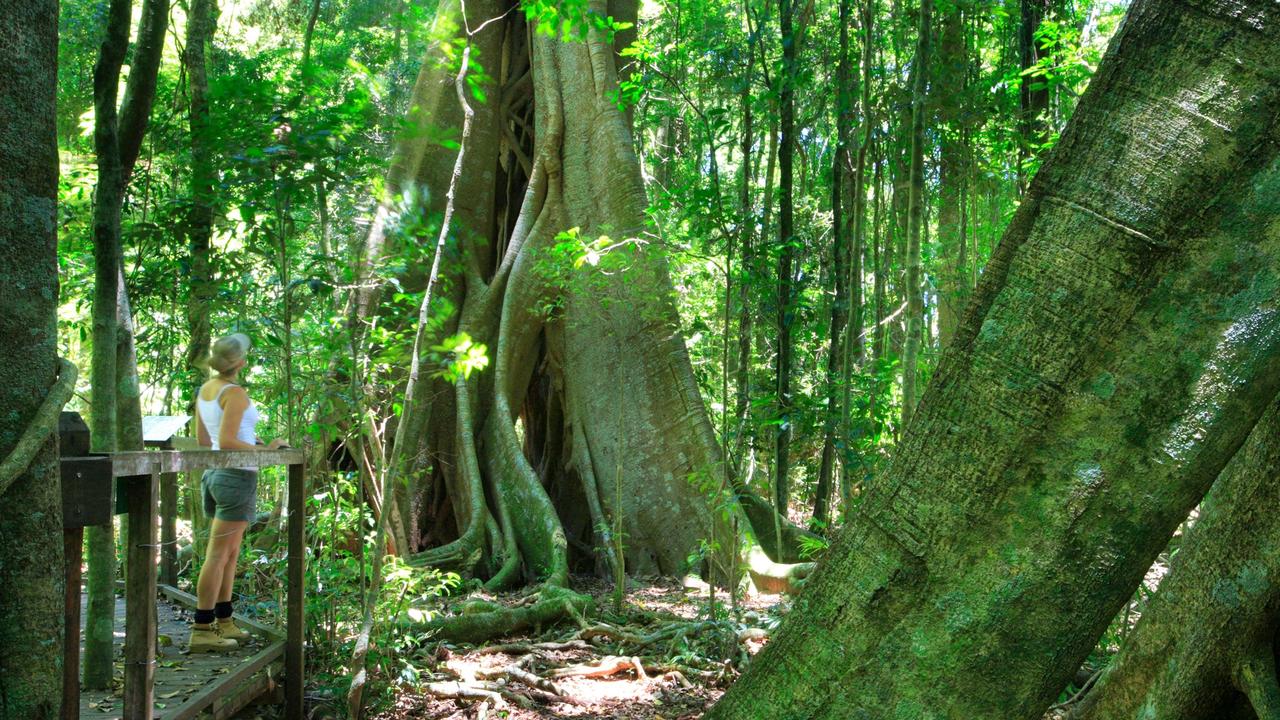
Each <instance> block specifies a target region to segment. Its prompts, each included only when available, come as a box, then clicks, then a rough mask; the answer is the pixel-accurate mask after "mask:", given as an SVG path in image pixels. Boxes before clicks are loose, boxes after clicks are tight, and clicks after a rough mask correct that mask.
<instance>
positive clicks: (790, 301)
mask: <svg viewBox="0 0 1280 720" xmlns="http://www.w3.org/2000/svg"><path fill="white" fill-rule="evenodd" d="M778 2H779V6H780V9H779V13H778V18H779V21H780V22H779V25H780V28H781V32H782V37H781V40H782V72H781V78H780V86H779V89H778V109H779V129H780V131H781V133H782V137H781V139H780V140H779V144H778V168H779V170H780V171H781V173H782V176H781V178H779V180H778V190H779V195H780V197H779V198H778V244H779V246H780V247H779V249H778V300H777V303H778V350H777V353H776V355H775V356H774V382H775V385H774V392H775V394H776V403H777V417H776V418H775V420H776V422H777V425H776V426H775V428H774V436H775V437H774V451H773V504H774V506H775V507H776V508H777V509H778V512H780V513H782V515H783V516H784V517H785V516H786V514H787V503H788V501H789V498H790V488H791V481H790V476H791V412H792V408H791V364H792V354H793V353H794V348H793V347H792V337H791V326H792V324H793V323H794V322H795V298H796V287H795V270H794V268H793V265H794V264H795V230H794V227H793V225H794V214H795V202H794V200H793V197H792V195H793V193H794V186H795V179H794V177H793V176H794V174H795V173H794V169H793V166H794V164H795V163H794V157H795V141H796V140H795V132H796V129H795V125H796V106H795V78H796V35H795V31H794V29H793V28H792V24H793V23H792V20H793V18H792V15H793V13H794V11H795V3H796V0H778Z"/></svg>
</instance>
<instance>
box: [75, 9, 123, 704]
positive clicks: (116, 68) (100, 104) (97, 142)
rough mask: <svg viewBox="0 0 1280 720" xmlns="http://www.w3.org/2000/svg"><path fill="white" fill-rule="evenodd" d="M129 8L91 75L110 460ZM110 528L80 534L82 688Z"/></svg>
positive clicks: (102, 435)
mask: <svg viewBox="0 0 1280 720" xmlns="http://www.w3.org/2000/svg"><path fill="white" fill-rule="evenodd" d="M132 6H133V3H132V2H131V1H130V0H111V3H110V5H109V9H108V12H107V27H106V33H105V35H104V36H103V40H102V45H101V48H100V50H99V53H98V62H97V64H96V65H95V66H94V68H93V108H94V129H93V141H94V153H95V159H96V160H97V164H98V177H97V185H96V187H95V190H94V197H93V261H94V276H93V289H94V292H93V370H92V374H91V379H92V396H91V397H92V407H91V409H90V428H91V429H92V433H93V434H92V438H93V451H94V452H114V451H115V450H117V444H116V420H117V417H116V352H117V348H116V342H117V332H118V326H119V317H118V314H117V308H118V300H119V293H120V265H121V245H120V213H121V207H122V206H123V204H124V188H125V181H124V171H123V169H122V167H121V163H120V141H119V134H118V123H117V117H118V116H117V97H118V95H117V90H118V88H119V85H120V68H121V66H122V65H123V64H124V60H125V54H126V53H127V51H128V49H129V22H130V19H131V15H132V13H131V10H132ZM113 536H114V533H113V526H112V525H111V524H110V523H108V524H106V525H97V526H93V527H90V528H88V529H87V530H86V531H85V543H86V546H87V552H86V558H85V559H86V560H87V564H88V568H89V570H88V574H87V578H86V592H87V595H88V600H87V602H86V603H85V633H84V686H85V688H87V689H91V690H103V689H106V688H108V687H110V686H111V660H112V642H113V640H114V637H113V631H114V626H115V611H116V601H115V577H116V548H115V541H114V537H113Z"/></svg>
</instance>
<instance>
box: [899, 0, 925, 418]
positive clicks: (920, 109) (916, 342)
mask: <svg viewBox="0 0 1280 720" xmlns="http://www.w3.org/2000/svg"><path fill="white" fill-rule="evenodd" d="M932 11H933V0H921V3H920V32H919V37H918V38H917V40H916V56H915V60H913V61H912V64H911V79H912V90H911V175H910V195H909V196H908V202H907V252H906V257H905V263H906V268H907V272H906V283H907V285H906V291H905V293H906V296H907V323H906V325H907V336H906V340H905V341H904V342H903V350H902V427H903V428H906V427H908V426H909V425H910V424H911V417H912V415H913V414H914V413H915V409H916V402H917V401H918V400H919V397H920V394H919V390H918V389H917V388H918V383H917V379H918V373H917V369H918V365H919V357H920V343H921V340H922V337H921V336H922V334H923V327H924V287H923V286H922V284H921V280H922V275H923V266H922V265H921V260H920V237H921V234H922V232H923V231H924V143H925V137H924V126H925V114H926V112H927V108H928V98H926V97H925V92H926V88H928V86H929V47H930V45H931V42H930V40H931V38H930V34H931V33H932V32H933V26H932V22H931V19H932V14H933V13H932Z"/></svg>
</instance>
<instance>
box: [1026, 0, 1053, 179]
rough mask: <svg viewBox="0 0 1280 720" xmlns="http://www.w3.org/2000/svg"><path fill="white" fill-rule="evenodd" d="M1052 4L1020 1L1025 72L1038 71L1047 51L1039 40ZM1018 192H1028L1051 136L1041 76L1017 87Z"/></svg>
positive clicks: (1044, 0)
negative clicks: (1033, 166) (1032, 169)
mask: <svg viewBox="0 0 1280 720" xmlns="http://www.w3.org/2000/svg"><path fill="white" fill-rule="evenodd" d="M1050 2H1051V0H1021V8H1022V22H1021V23H1020V25H1019V27H1018V53H1019V56H1020V59H1021V66H1022V69H1023V70H1024V71H1025V70H1028V69H1030V68H1033V67H1035V66H1036V65H1037V64H1038V63H1039V62H1040V59H1041V58H1042V57H1044V55H1045V54H1046V52H1047V51H1046V50H1045V49H1044V47H1043V46H1042V44H1041V43H1040V42H1039V41H1037V40H1036V37H1035V34H1036V30H1038V29H1039V28H1040V23H1041V22H1043V21H1044V20H1045V18H1046V16H1047V15H1048V14H1049V11H1050V9H1051V7H1052V6H1051V5H1050ZM1018 107H1019V113H1018V137H1019V142H1018V188H1019V190H1025V189H1026V186H1027V180H1028V176H1029V172H1028V170H1029V167H1028V166H1029V165H1030V162H1031V158H1032V156H1033V155H1034V154H1035V153H1036V149H1037V148H1038V147H1039V146H1040V145H1043V144H1044V142H1045V141H1046V140H1047V139H1048V135H1049V121H1048V118H1047V116H1046V113H1048V111H1049V85H1048V83H1047V82H1046V80H1045V78H1044V77H1042V76H1039V75H1022V76H1020V84H1019V86H1018Z"/></svg>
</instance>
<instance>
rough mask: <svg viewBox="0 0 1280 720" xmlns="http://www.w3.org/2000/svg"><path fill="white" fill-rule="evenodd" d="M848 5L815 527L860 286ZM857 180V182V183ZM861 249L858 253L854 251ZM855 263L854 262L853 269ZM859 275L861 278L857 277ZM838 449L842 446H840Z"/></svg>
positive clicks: (843, 24) (826, 484) (825, 502)
mask: <svg viewBox="0 0 1280 720" xmlns="http://www.w3.org/2000/svg"><path fill="white" fill-rule="evenodd" d="M852 4H853V2H852V0H840V45H839V54H840V58H839V60H838V61H837V63H838V64H837V69H836V77H835V83H836V92H835V95H836V109H835V114H836V151H835V152H834V153H832V162H831V237H832V239H833V240H832V243H831V277H832V279H833V284H834V285H835V298H834V299H833V301H832V303H831V326H830V330H829V331H828V334H829V336H830V341H829V349H828V351H827V373H826V383H827V388H826V394H827V406H826V408H825V418H824V423H823V432H822V457H821V460H820V461H819V465H818V484H817V487H816V488H815V490H814V498H813V519H814V521H815V522H817V523H822V524H825V523H826V522H827V519H828V518H827V511H828V508H829V505H830V500H831V479H832V477H833V476H834V474H835V464H836V433H837V430H838V431H839V432H840V434H841V436H842V437H843V436H845V435H847V433H848V426H847V424H844V423H841V420H844V419H846V418H845V417H844V414H843V412H842V407H843V404H842V403H841V402H840V400H841V399H847V396H846V394H845V393H843V392H841V387H842V386H843V384H844V383H845V382H847V381H848V378H847V376H846V375H845V374H844V373H843V372H842V369H843V368H847V367H848V366H849V358H848V357H846V350H845V347H844V344H845V337H844V335H845V324H846V322H847V321H848V317H849V306H850V303H849V290H850V289H851V286H852V285H853V282H857V283H858V284H859V285H861V281H862V279H861V277H856V278H855V276H854V275H853V274H852V273H850V272H849V269H848V265H849V261H850V260H852V259H853V258H854V256H855V253H851V252H849V251H848V248H847V244H848V241H849V237H848V235H849V226H848V221H847V219H846V217H845V212H844V210H845V195H846V193H848V194H849V195H851V196H852V194H853V192H855V191H856V192H860V191H861V188H858V189H857V190H855V191H851V190H849V189H848V188H847V187H846V186H848V185H849V184H851V181H852V180H853V178H850V177H849V175H850V173H849V170H850V167H849V165H850V163H849V142H850V140H851V139H852V135H853V107H852V104H853V99H852V92H851V88H850V87H849V84H850V82H851V80H850V72H849V25H850V24H851V23H852V22H853V12H852V9H851V5H852ZM858 179H859V180H860V179H861V178H858ZM859 249H860V248H859ZM857 264H858V263H857V262H856V261H855V265H857ZM859 275H860V273H859ZM841 444H843V443H841Z"/></svg>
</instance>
